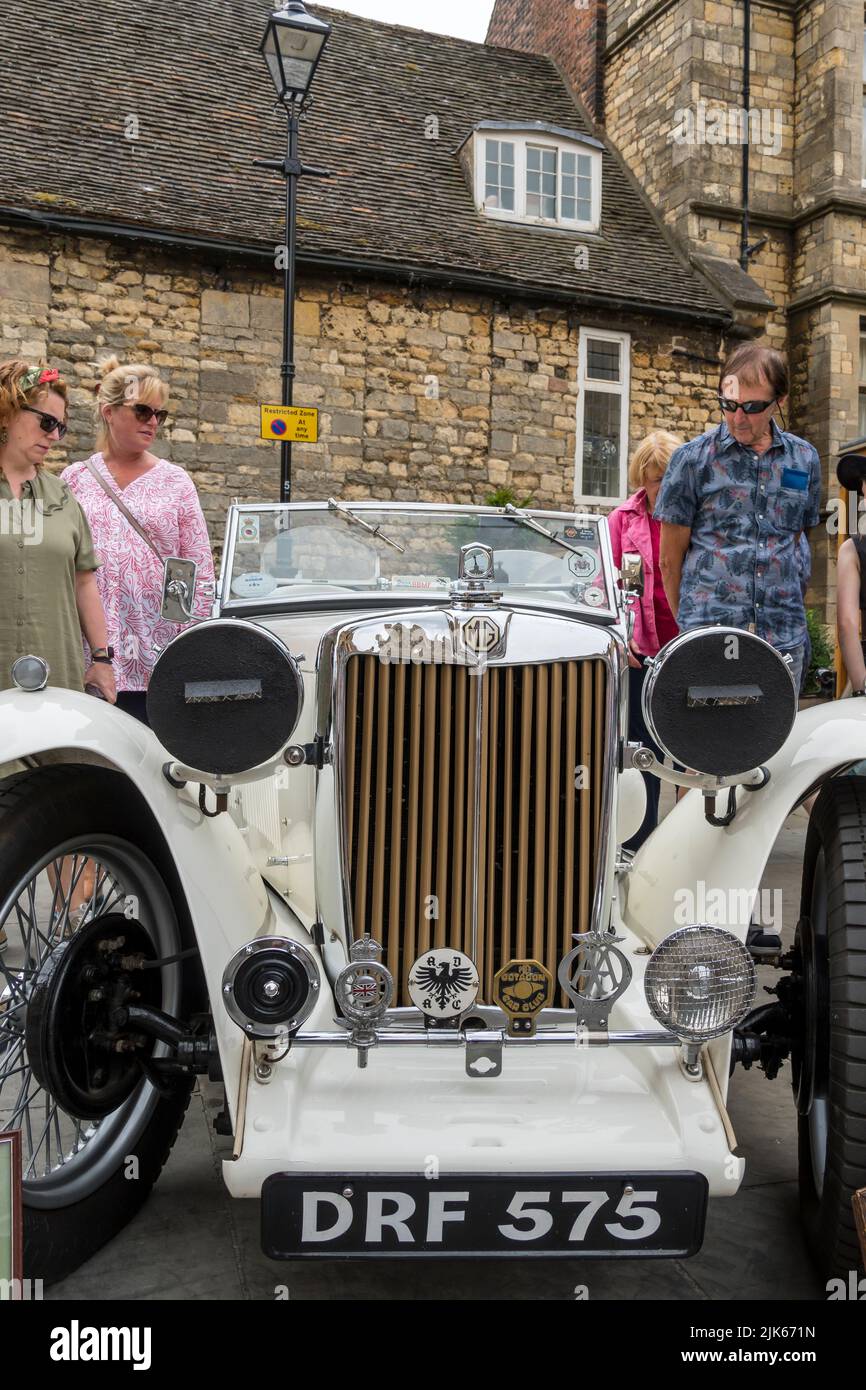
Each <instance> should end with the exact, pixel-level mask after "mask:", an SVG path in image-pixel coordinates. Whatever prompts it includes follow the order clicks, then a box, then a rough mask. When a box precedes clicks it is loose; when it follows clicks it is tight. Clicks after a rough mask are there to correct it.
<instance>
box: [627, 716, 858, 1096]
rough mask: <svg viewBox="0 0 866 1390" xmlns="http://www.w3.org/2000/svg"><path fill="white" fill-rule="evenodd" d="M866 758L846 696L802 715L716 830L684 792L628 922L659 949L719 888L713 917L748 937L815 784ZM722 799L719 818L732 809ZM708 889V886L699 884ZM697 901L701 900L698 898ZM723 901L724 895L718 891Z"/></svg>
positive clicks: (640, 876)
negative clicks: (785, 841) (775, 857)
mask: <svg viewBox="0 0 866 1390" xmlns="http://www.w3.org/2000/svg"><path fill="white" fill-rule="evenodd" d="M860 758H866V700H839V701H837V702H835V703H832V704H824V705H816V706H813V708H812V709H808V710H804V711H803V713H802V714H799V715H798V716H797V718H796V720H795V721H794V727H793V729H792V730H791V733H790V734H789V736H788V738H787V739H786V741H785V743H784V744H783V746H782V748H781V749H780V750H779V752H778V753H777V754H776V756H775V757H774V758H772V759H771V760H770V761H769V762H768V763H767V767H768V768H769V771H770V781H769V782H768V783H767V785H766V786H765V787H762V788H761V789H760V790H758V791H747V790H745V789H744V788H742V787H738V788H737V813H736V816H735V817H734V820H733V821H732V823H731V824H730V825H728V826H724V827H720V826H713V825H710V824H709V823H708V822H707V820H706V819H705V817H704V807H703V797H702V795H701V793H700V791H690V792H688V793H687V795H686V796H684V797H683V798H682V799H681V800H680V801H679V802H678V803H677V804H676V806H674V808H673V809H672V810H671V812H670V813H669V814H668V815H667V816H666V817H665V819H664V820H663V821H662V822H661V824H660V825H659V826H658V829H657V830H655V831H654V832H653V834H652V835H650V837H649V838H648V839H647V840H646V841H645V842H644V844H643V845H642V846H641V848H640V850H639V851H638V852H637V854H636V855H635V859H634V863H633V865H632V867H631V870H630V872H629V873H628V874H627V875H626V883H625V889H624V893H623V903H622V912H623V918H624V921H625V922H626V924H627V926H629V927H630V928H631V930H632V931H634V932H635V933H636V935H637V936H639V937H640V938H641V939H642V940H643V941H644V942H645V943H646V944H647V945H648V946H650V947H655V946H656V945H658V943H659V942H660V941H661V940H662V939H663V938H664V937H666V936H669V935H670V933H671V932H672V931H675V930H676V929H677V928H678V927H681V926H686V925H690V920H689V919H688V917H687V916H686V915H684V914H685V913H686V911H687V906H688V904H689V903H690V902H692V901H693V902H694V903H695V904H696V905H699V904H700V903H702V902H704V903H705V902H706V901H707V898H708V897H709V895H710V894H711V893H712V892H713V890H719V889H720V890H722V893H723V894H724V901H725V903H726V905H727V920H722V921H719V920H715V921H713V920H711V922H710V925H717V926H724V927H725V928H726V929H729V930H731V931H733V932H734V933H735V934H736V935H737V936H739V938H740V939H741V940H745V937H746V932H747V930H748V926H749V921H750V917H751V908H752V905H753V904H754V901H755V896H754V895H756V894H757V892H758V891H759V889H760V884H761V879H762V877H763V874H764V870H765V868H766V865H767V860H768V858H769V856H770V852H771V851H772V848H773V845H774V844H775V841H776V837H777V836H778V834H779V832H780V830H781V829H782V827H783V825H784V823H785V820H786V819H787V817H788V816H789V815H790V813H791V811H792V810H793V809H794V808H795V807H796V806H797V804H798V802H800V801H801V800H802V798H803V796H804V794H805V793H806V792H807V791H809V790H810V788H812V787H814V786H816V785H817V784H818V783H820V782H821V781H824V780H825V779H827V778H828V777H830V776H832V775H833V773H834V772H837V771H838V770H840V769H844V768H845V767H846V765H848V764H850V763H852V762H856V761H858V760H859V759H860ZM727 800H728V793H727V791H722V792H720V793H719V796H718V800H717V805H716V813H717V814H722V813H723V812H724V811H725V810H726V808H727ZM701 884H702V885H703V888H701V886H700V885H701ZM691 895H694V896H693V897H692V896H691ZM714 898H715V900H716V901H719V899H718V894H717V893H715V894H714ZM729 1046H730V1035H728V1037H727V1038H725V1039H721V1040H720V1042H719V1043H718V1044H714V1045H713V1053H714V1060H715V1062H716V1069H717V1071H718V1074H719V1077H720V1079H721V1077H722V1076H724V1075H726V1073H727V1052H728V1049H729Z"/></svg>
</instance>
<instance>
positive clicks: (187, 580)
mask: <svg viewBox="0 0 866 1390" xmlns="http://www.w3.org/2000/svg"><path fill="white" fill-rule="evenodd" d="M197 570H198V565H197V564H196V562H195V560H179V559H177V558H170V559H168V560H166V562H165V573H164V575H163V580H162V606H161V608H160V610H159V611H160V614H161V616H162V617H163V618H165V619H166V621H167V622H170V623H190V622H193V621H194V619H195V614H194V613H193V611H192V606H193V602H194V601H195V577H196V571H197Z"/></svg>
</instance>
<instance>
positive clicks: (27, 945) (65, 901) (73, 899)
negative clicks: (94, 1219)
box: [0, 847, 129, 1188]
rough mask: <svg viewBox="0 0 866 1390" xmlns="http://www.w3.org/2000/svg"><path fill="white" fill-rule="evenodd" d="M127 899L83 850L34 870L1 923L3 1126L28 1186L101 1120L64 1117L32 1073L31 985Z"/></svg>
mask: <svg viewBox="0 0 866 1390" xmlns="http://www.w3.org/2000/svg"><path fill="white" fill-rule="evenodd" d="M128 901H129V895H128V894H127V893H126V891H125V889H124V886H123V883H122V882H121V881H119V879H118V877H117V875H116V874H114V873H112V871H111V869H110V868H109V866H108V865H107V864H106V863H105V862H103V861H102V860H100V858H99V857H98V855H97V854H95V853H88V852H87V850H86V849H85V848H83V847H82V848H79V849H78V850H76V851H75V852H74V853H73V854H72V855H70V856H58V857H54V858H52V859H51V860H50V861H49V862H48V863H46V864H44V865H36V866H34V872H33V873H32V874H31V876H30V878H29V879H28V880H27V882H26V883H25V884H23V885H22V886H21V887H20V889H19V890H18V891H17V893H16V890H15V889H13V891H12V894H11V895H10V900H9V902H8V906H7V909H6V911H5V912H4V915H3V917H2V918H0V943H2V949H0V1129H20V1131H21V1137H22V1177H23V1180H24V1183H25V1184H26V1185H27V1187H28V1188H29V1187H31V1186H32V1185H34V1184H37V1183H39V1182H40V1181H44V1180H45V1179H46V1178H50V1177H51V1175H52V1174H53V1173H55V1172H56V1171H57V1170H58V1169H60V1168H63V1167H64V1166H66V1165H67V1164H70V1163H72V1162H73V1161H74V1160H76V1159H77V1158H78V1156H79V1155H80V1154H81V1153H82V1152H83V1150H84V1148H85V1147H86V1146H87V1145H88V1144H90V1143H91V1142H92V1141H93V1140H94V1139H95V1137H96V1134H97V1130H98V1128H99V1125H100V1123H101V1122H100V1121H91V1120H82V1119H80V1118H79V1117H78V1116H76V1115H72V1114H69V1113H67V1112H66V1111H65V1110H63V1109H62V1107H61V1106H60V1105H59V1104H58V1103H57V1101H56V1100H55V1098H54V1097H53V1096H52V1095H51V1094H50V1093H49V1092H48V1091H46V1090H45V1089H44V1088H43V1087H42V1086H40V1085H39V1083H38V1082H37V1081H36V1079H35V1077H34V1075H33V1070H32V1067H31V1066H30V1059H29V1057H28V1055H27V1044H26V1039H25V1035H24V1032H25V1022H26V1017H27V1002H28V998H29V995H30V992H31V990H32V987H33V982H34V980H35V979H36V976H37V974H38V972H39V970H40V968H41V967H42V965H43V964H44V962H45V961H46V960H47V959H48V957H49V956H50V955H51V953H52V952H53V951H55V950H57V949H58V948H59V947H60V946H61V945H62V944H63V943H64V942H66V941H69V940H71V939H72V937H73V936H74V935H75V933H76V932H77V931H78V930H80V928H81V926H82V925H83V924H84V922H86V921H90V920H92V919H93V918H94V917H96V916H97V915H101V914H102V913H105V912H111V911H118V910H120V911H123V909H124V906H125V905H126V904H127V902H128ZM4 936H5V940H4Z"/></svg>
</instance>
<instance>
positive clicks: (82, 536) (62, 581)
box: [0, 361, 115, 703]
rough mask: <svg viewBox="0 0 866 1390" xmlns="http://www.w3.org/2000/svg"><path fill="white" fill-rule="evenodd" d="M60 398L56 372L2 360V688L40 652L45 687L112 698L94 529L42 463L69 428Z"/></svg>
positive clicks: (62, 391) (61, 390)
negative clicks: (23, 661)
mask: <svg viewBox="0 0 866 1390" xmlns="http://www.w3.org/2000/svg"><path fill="white" fill-rule="evenodd" d="M66 394H67V390H66V383H65V382H64V381H62V380H61V378H60V373H59V372H57V371H53V370H49V369H48V368H47V367H44V366H37V367H34V366H30V365H29V364H28V363H27V362H21V361H11V362H3V363H2V364H0V594H2V596H3V602H2V605H0V690H8V689H9V688H10V687H11V686H12V684H13V682H12V676H11V670H12V665H13V663H14V662H15V661H16V660H17V659H18V657H21V656H31V655H32V656H41V657H43V658H44V659H45V661H47V663H48V667H49V677H48V681H49V684H50V685H55V686H65V687H66V688H67V689H69V690H80V691H83V690H84V688H85V686H91V687H95V689H96V691H98V692H99V693H100V694H101V695H102V697H103V698H104V699H106V700H108V701H110V702H112V703H113V702H114V698H115V686H114V674H113V672H112V668H111V660H110V656H109V653H108V641H107V633H106V622H105V614H104V612H103V609H102V603H101V601H100V597H99V590H98V588H97V580H96V575H95V571H96V568H97V565H98V563H99V561H98V560H97V558H96V556H95V554H94V550H93V543H92V540H91V535H90V528H89V526H88V524H87V518H86V516H85V515H84V512H83V511H82V509H81V507H80V506H79V504H78V501H77V500H76V498H75V497H74V496H73V495H72V493H71V491H70V489H69V487H68V486H67V485H66V483H64V482H63V481H62V480H61V479H60V478H58V477H57V476H56V475H55V474H53V473H51V472H49V471H48V469H47V468H46V467H45V460H46V457H47V455H48V452H49V450H50V449H51V448H52V446H53V445H55V444H57V443H59V442H60V440H61V439H63V437H64V435H65V434H66ZM82 636H83V637H84V638H85V639H86V641H87V643H88V645H89V647H90V665H89V666H88V669H87V670H85V668H84V648H83V644H82V640H81V639H82Z"/></svg>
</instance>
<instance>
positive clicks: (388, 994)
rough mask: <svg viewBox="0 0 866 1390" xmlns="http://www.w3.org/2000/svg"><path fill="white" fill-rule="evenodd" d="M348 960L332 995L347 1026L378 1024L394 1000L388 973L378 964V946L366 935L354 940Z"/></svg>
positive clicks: (392, 982)
mask: <svg viewBox="0 0 866 1390" xmlns="http://www.w3.org/2000/svg"><path fill="white" fill-rule="evenodd" d="M349 954H350V956H351V960H350V962H349V964H348V965H347V966H346V967H345V969H343V970H341V971H340V973H339V975H338V976H337V978H336V980H335V982H334V995H335V997H336V1000H337V1003H338V1004H339V1006H340V1008H341V1010H342V1012H343V1015H344V1017H345V1018H347V1019H349V1021H350V1022H351V1023H355V1024H358V1023H361V1024H368V1025H369V1024H374V1023H378V1021H379V1019H381V1018H382V1017H383V1016H384V1014H385V1013H386V1011H387V1009H388V1006H389V1005H390V1003H391V1000H392V999H393V997H394V980H393V977H392V975H391V972H390V970H387V969H386V968H385V966H384V965H382V964H381V963H380V957H381V955H382V947H381V946H380V945H379V943H378V942H377V941H374V940H373V939H372V937H370V936H364V937H362V938H361V940H360V941H356V942H355V943H354V945H353V946H352V949H351V951H350V952H349Z"/></svg>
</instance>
